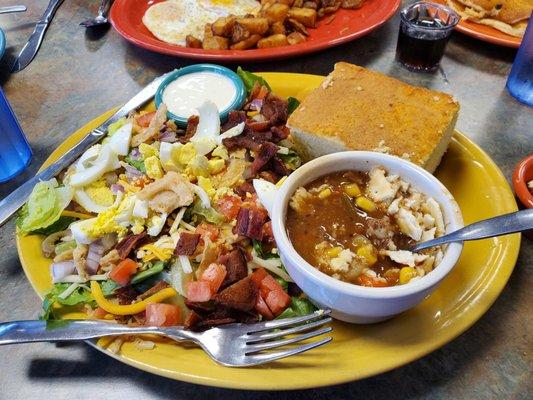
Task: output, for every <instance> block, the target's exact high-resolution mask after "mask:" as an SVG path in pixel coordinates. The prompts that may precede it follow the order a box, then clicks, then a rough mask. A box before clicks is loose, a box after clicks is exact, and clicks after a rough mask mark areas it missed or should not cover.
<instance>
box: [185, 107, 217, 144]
mask: <svg viewBox="0 0 533 400" xmlns="http://www.w3.org/2000/svg"><path fill="white" fill-rule="evenodd" d="M197 110H198V116H199V118H200V121H199V123H198V126H197V128H196V133H195V134H194V136H193V137H192V138H191V142H195V141H196V140H199V139H201V138H205V139H213V140H215V139H216V137H217V136H218V134H219V133H220V114H219V112H218V107H217V105H216V104H215V103H213V102H212V101H211V100H206V101H204V102H203V103H202V104H201V105H200V106H199V107H198V108H197Z"/></svg>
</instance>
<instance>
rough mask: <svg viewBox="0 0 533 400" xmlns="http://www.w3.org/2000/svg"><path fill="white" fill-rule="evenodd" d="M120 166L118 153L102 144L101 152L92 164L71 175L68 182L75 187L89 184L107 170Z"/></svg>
mask: <svg viewBox="0 0 533 400" xmlns="http://www.w3.org/2000/svg"><path fill="white" fill-rule="evenodd" d="M89 150H90V149H89ZM84 166H85V165H84ZM118 167H120V164H119V161H118V157H117V154H116V153H115V152H113V150H111V148H110V147H109V146H107V145H104V146H101V148H100V153H99V154H98V157H96V159H95V160H94V162H93V163H92V165H91V166H89V167H86V168H84V169H82V170H80V171H78V170H77V171H76V172H75V173H74V174H72V175H71V176H70V179H69V182H68V184H69V185H71V186H74V187H82V186H86V185H89V184H91V183H92V182H94V181H96V180H97V179H98V178H100V177H101V176H102V175H103V174H105V173H106V172H108V171H112V170H114V169H116V168H118Z"/></svg>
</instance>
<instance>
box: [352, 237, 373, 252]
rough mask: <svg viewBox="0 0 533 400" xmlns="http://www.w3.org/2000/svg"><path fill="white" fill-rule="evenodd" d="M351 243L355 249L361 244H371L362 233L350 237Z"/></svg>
mask: <svg viewBox="0 0 533 400" xmlns="http://www.w3.org/2000/svg"><path fill="white" fill-rule="evenodd" d="M352 244H353V245H354V246H355V248H356V249H358V248H359V247H362V246H367V245H370V246H371V245H372V244H371V243H370V240H368V238H367V237H366V236H364V235H357V236H355V237H354V238H353V239H352Z"/></svg>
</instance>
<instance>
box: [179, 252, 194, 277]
mask: <svg viewBox="0 0 533 400" xmlns="http://www.w3.org/2000/svg"><path fill="white" fill-rule="evenodd" d="M178 259H179V260H180V264H181V267H182V268H183V272H184V273H186V274H192V265H191V261H190V260H189V257H187V256H178Z"/></svg>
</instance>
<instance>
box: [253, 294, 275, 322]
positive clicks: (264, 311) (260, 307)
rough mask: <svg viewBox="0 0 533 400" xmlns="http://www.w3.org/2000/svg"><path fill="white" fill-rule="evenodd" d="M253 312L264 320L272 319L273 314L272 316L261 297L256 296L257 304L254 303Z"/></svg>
mask: <svg viewBox="0 0 533 400" xmlns="http://www.w3.org/2000/svg"><path fill="white" fill-rule="evenodd" d="M255 311H257V312H258V313H259V314H261V315H262V316H263V318H265V319H268V320H270V319H274V314H272V311H270V308H268V306H267V303H265V300H263V297H261V295H258V296H257V302H256V303H255Z"/></svg>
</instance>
